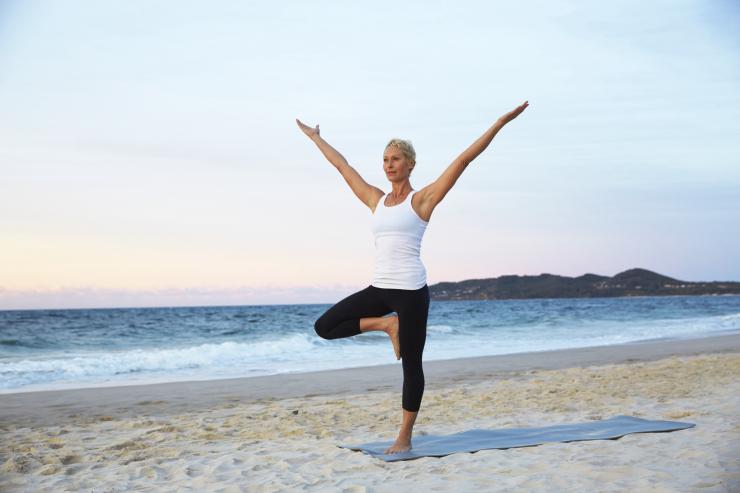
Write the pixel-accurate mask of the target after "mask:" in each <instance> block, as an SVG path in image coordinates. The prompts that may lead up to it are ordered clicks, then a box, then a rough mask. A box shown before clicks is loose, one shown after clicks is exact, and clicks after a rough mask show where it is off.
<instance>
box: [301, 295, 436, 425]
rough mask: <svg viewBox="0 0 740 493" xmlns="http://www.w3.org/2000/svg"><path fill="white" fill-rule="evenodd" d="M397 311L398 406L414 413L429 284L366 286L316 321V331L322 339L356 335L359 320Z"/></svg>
mask: <svg viewBox="0 0 740 493" xmlns="http://www.w3.org/2000/svg"><path fill="white" fill-rule="evenodd" d="M391 312H396V314H398V324H399V327H398V338H399V340H400V343H401V358H402V361H401V362H402V365H403V397H402V401H401V402H402V406H403V408H404V409H405V410H407V411H413V412H417V411H418V410H419V407H420V406H421V397H422V395H423V394H424V370H423V368H422V365H421V354H422V352H423V351H424V343H425V342H426V338H427V316H428V314H429V287H428V286H427V285H426V284H425V285H424V286H423V287H421V288H419V289H415V290H409V289H386V288H376V287H375V286H372V285H370V286H368V287H366V288H365V289H363V290H362V291H358V292H356V293H354V294H351V295H349V296H347V297H346V298H344V299H343V300H342V301H340V302H338V303H337V304H336V305H334V306H332V307H331V308H329V309H328V310H327V311H326V312H325V313H324V314H323V315H321V316H320V317H319V319H318V320H316V323H315V324H314V328H315V329H316V333H317V334H318V335H319V336H321V337H323V338H324V339H339V338H342V337H351V336H355V335H357V334H360V333H361V331H360V319H361V318H365V317H382V316H384V315H387V314H388V313H391Z"/></svg>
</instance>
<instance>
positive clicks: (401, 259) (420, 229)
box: [371, 191, 429, 289]
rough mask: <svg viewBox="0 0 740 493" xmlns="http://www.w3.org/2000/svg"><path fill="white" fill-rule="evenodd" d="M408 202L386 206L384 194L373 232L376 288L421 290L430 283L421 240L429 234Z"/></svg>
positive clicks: (376, 212)
mask: <svg viewBox="0 0 740 493" xmlns="http://www.w3.org/2000/svg"><path fill="white" fill-rule="evenodd" d="M415 193H416V191H413V192H409V194H408V195H406V199H405V200H404V201H403V202H401V203H400V204H397V205H394V206H390V207H389V206H387V205H385V199H386V197H387V196H388V195H387V194H386V195H383V196H382V197H381V198H380V201H379V202H378V205H377V207H375V212H374V213H373V218H372V230H373V234H374V235H375V252H376V257H375V274H374V276H373V282H372V283H371V284H372V285H373V286H375V287H376V288H390V289H419V288H422V287H424V285H425V284H426V282H427V271H426V268H425V267H424V264H423V263H422V262H421V258H420V257H419V254H420V253H421V239H422V237H423V236H424V231H426V228H427V225H428V224H429V223H428V222H427V221H424V220H423V219H422V218H420V217H419V215H418V214H417V213H416V211H414V209H413V208H412V207H411V197H412V196H413V195H414V194H415Z"/></svg>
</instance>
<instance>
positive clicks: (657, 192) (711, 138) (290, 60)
mask: <svg viewBox="0 0 740 493" xmlns="http://www.w3.org/2000/svg"><path fill="white" fill-rule="evenodd" d="M737 25H740V7H738V6H737V3H736V2H732V1H724V2H723V1H664V2H638V1H619V2H613V3H607V2H580V1H540V2H530V1H523V2H483V1H481V2H457V3H455V4H454V5H453V4H452V3H451V2H407V3H403V4H399V3H397V2H373V3H372V4H367V5H360V4H357V3H351V2H297V1H296V2H280V3H279V5H278V4H276V3H275V4H272V3H268V2H259V3H252V2H174V1H173V2H143V1H127V2H117V3H113V2H93V1H88V2H61V1H56V2H55V1H39V2H20V1H15V2H7V1H5V2H2V3H0V108H2V111H0V139H2V142H3V145H2V146H0V170H1V171H2V176H3V179H2V180H1V181H0V210H2V214H1V215H0V235H1V237H2V242H0V269H1V271H0V309H1V308H22V307H32V308H43V307H92V306H150V305H163V304H164V305H180V304H184V305H188V304H196V305H197V304H252V303H300V302H326V303H329V302H333V301H337V300H338V299H339V298H340V297H343V296H345V295H347V294H349V293H351V292H353V291H355V290H358V289H361V288H363V287H365V286H367V285H368V284H369V283H370V280H371V278H372V269H373V261H374V251H373V239H372V234H371V232H370V217H371V216H370V210H369V209H367V208H366V207H365V206H364V205H363V204H362V203H361V202H360V201H359V200H357V198H356V197H355V196H354V194H353V193H352V192H351V190H350V189H349V188H348V187H347V185H346V184H345V183H344V180H343V179H342V178H341V176H340V175H339V173H338V172H337V171H336V170H335V169H334V168H333V167H332V166H331V165H330V164H329V163H328V162H327V161H326V160H325V159H324V158H323V156H322V155H321V153H320V152H319V151H318V149H316V148H315V146H314V145H313V144H312V143H311V142H310V141H309V140H308V139H306V137H305V136H304V135H303V134H302V133H301V132H300V131H299V130H298V129H297V127H296V126H295V123H294V119H295V118H296V117H298V118H301V119H302V120H303V121H305V122H307V123H309V124H311V125H314V124H316V123H319V124H320V125H321V130H322V135H323V136H324V138H325V139H326V140H327V141H328V142H329V143H331V144H332V145H334V146H335V147H336V148H337V149H339V150H340V151H341V152H342V153H343V154H344V155H345V157H346V158H347V159H348V160H349V162H350V164H352V165H353V166H354V167H355V168H356V169H357V170H358V171H359V172H360V173H361V174H362V175H363V176H364V177H365V179H366V180H367V181H368V182H370V183H372V184H374V185H376V186H379V187H380V188H383V189H385V190H386V191H388V190H390V187H389V183H388V182H387V180H386V179H385V177H384V175H383V173H382V152H383V148H384V146H385V144H386V143H387V141H388V140H389V139H390V138H391V137H401V138H406V139H410V140H411V141H412V142H413V143H414V145H415V147H416V151H417V160H418V164H417V166H416V169H415V171H414V176H413V179H412V180H411V182H412V185H413V186H414V187H415V188H416V189H419V188H421V187H423V186H424V185H426V184H427V183H429V182H431V181H433V180H434V179H435V178H436V177H437V176H439V174H440V173H441V172H442V171H443V169H444V168H445V167H446V166H447V165H448V164H449V162H450V161H451V160H452V159H453V158H454V157H455V156H457V154H459V153H460V152H461V151H462V150H463V149H465V148H466V147H467V146H468V145H469V144H470V143H471V142H473V141H474V140H475V139H476V138H477V137H478V136H479V135H480V134H481V133H483V131H485V129H486V128H488V127H489V126H490V125H491V124H492V123H493V122H494V121H495V120H496V118H498V116H500V115H501V114H503V113H504V112H506V111H508V110H510V109H512V108H514V107H515V106H516V105H518V104H521V102H523V101H524V100H529V102H530V107H529V108H528V109H527V110H526V111H525V112H524V113H523V114H522V115H521V116H520V117H519V118H518V119H516V120H515V121H514V122H512V123H511V124H510V126H508V127H506V128H505V129H503V130H502V131H501V132H500V133H499V135H498V136H497V137H496V139H495V140H494V142H493V144H492V145H491V147H489V149H488V150H487V151H486V152H485V153H484V154H482V155H481V156H480V157H479V158H478V159H477V160H476V161H474V162H473V164H471V165H470V167H469V168H468V169H467V170H466V171H465V173H464V174H463V176H462V177H461V178H460V180H459V181H458V182H457V184H456V185H455V188H454V189H453V190H452V191H451V192H450V194H448V196H447V197H446V198H445V200H444V201H443V202H442V203H441V204H440V205H439V206H438V208H437V209H436V210H435V211H434V214H433V215H432V220H431V222H430V225H429V227H428V229H427V233H426V236H425V238H424V243H423V247H422V260H423V261H424V263H425V265H426V267H427V271H428V283H429V284H430V285H431V284H434V283H437V282H441V281H457V280H463V279H469V278H482V277H494V276H500V275H506V274H519V275H524V274H532V275H536V274H540V273H542V272H548V273H553V274H561V275H569V276H577V275H581V274H583V273H585V272H593V273H598V274H603V275H614V274H616V273H617V272H620V271H622V270H625V269H628V268H632V267H644V268H647V269H651V270H655V271H657V272H660V273H662V274H666V275H669V276H672V277H676V278H679V279H683V280H689V281H694V280H696V281H698V280H740V255H738V254H737V252H738V251H740V232H739V231H740V228H738V227H737V225H738V224H740V198H739V197H740V144H738V139H737V136H738V135H740V94H739V92H738V87H740V34H739V33H738V30H737V29H736V26H737Z"/></svg>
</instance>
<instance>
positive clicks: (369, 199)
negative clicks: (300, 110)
mask: <svg viewBox="0 0 740 493" xmlns="http://www.w3.org/2000/svg"><path fill="white" fill-rule="evenodd" d="M295 121H296V123H297V124H298V127H299V128H300V129H301V130H302V131H303V133H305V134H306V135H307V136H308V138H309V139H311V140H312V141H313V142H314V144H316V145H317V146H318V148H319V149H320V150H321V152H322V153H323V154H324V156H325V157H326V159H328V160H329V162H330V163H331V164H333V165H334V167H335V168H337V170H338V171H339V173H341V175H342V177H343V178H344V181H346V182H347V184H348V185H349V187H350V188H351V189H352V191H353V192H354V193H355V195H357V198H359V199H360V200H361V201H362V203H363V204H365V205H366V206H368V207H369V208H370V210H373V207H374V206H375V202H376V198H377V197H378V196H380V195H382V194H383V191H382V190H381V189H379V188H377V187H374V186H372V185H370V184H368V183H367V182H366V181H365V180H364V179H363V178H362V176H360V174H359V173H358V172H357V170H355V169H354V168H353V167H352V166H350V165H349V163H348V162H347V160H346V159H344V156H342V155H341V154H340V153H339V151H337V150H336V149H334V148H333V147H332V146H330V145H329V143H328V142H326V141H325V140H324V139H323V138H322V137H321V135H320V130H319V126H318V125H316V127H309V126H308V125H305V124H304V123H303V122H301V121H300V120H299V119H298V118H296V120H295Z"/></svg>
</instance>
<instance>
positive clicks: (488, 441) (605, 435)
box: [339, 415, 696, 462]
mask: <svg viewBox="0 0 740 493" xmlns="http://www.w3.org/2000/svg"><path fill="white" fill-rule="evenodd" d="M692 426H696V425H695V424H694V423H684V422H681V421H657V420H650V419H642V418H635V417H634V416H623V415H620V416H614V417H613V418H609V419H603V420H598V421H589V422H586V423H574V424H564V425H553V426H542V427H538V428H501V429H498V430H484V429H473V430H468V431H463V432H461V433H455V434H452V435H438V436H435V435H422V436H415V437H414V438H413V439H412V440H411V444H412V446H413V448H412V449H411V450H409V451H408V452H402V453H398V454H384V453H383V452H384V451H385V449H387V448H388V447H390V446H391V445H392V444H393V441H388V442H369V443H363V444H361V445H339V447H341V448H346V449H350V450H361V451H362V452H364V453H366V454H369V455H371V456H373V457H377V458H379V459H383V460H384V461H386V462H394V461H398V460H410V459H418V458H420V457H444V456H445V455H450V454H454V453H457V452H477V451H478V450H486V449H507V448H514V447H531V446H533V445H540V444H543V443H545V442H577V441H583V440H604V439H610V440H613V439H616V438H620V437H623V436H624V435H627V434H629V433H647V432H663V431H675V430H683V429H685V428H691V427H692Z"/></svg>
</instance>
